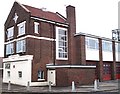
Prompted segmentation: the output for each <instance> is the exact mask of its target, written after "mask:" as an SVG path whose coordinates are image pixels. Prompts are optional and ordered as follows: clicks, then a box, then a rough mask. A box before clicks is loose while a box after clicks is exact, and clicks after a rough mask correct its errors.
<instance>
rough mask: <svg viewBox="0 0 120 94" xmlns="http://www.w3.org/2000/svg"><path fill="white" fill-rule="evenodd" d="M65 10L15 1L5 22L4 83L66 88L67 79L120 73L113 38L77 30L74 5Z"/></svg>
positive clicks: (113, 76)
mask: <svg viewBox="0 0 120 94" xmlns="http://www.w3.org/2000/svg"><path fill="white" fill-rule="evenodd" d="M66 14H67V17H64V16H62V15H61V14H59V13H57V12H56V13H53V12H49V11H45V10H42V9H38V8H34V7H31V6H28V5H23V4H20V3H18V2H14V4H13V7H12V9H11V11H10V13H9V15H8V18H7V20H6V22H5V43H4V45H5V56H4V59H3V63H4V67H3V68H4V72H3V82H5V83H8V81H11V83H13V84H19V85H27V83H28V82H29V83H30V86H37V85H39V86H40V85H41V86H44V85H48V84H49V81H51V82H52V85H54V86H68V85H71V82H72V81H75V84H76V85H81V84H90V83H93V81H94V80H95V78H98V79H100V81H103V80H111V79H116V77H117V78H118V77H119V72H120V70H119V67H120V65H119V60H117V59H118V58H117V55H118V51H116V50H115V48H116V49H117V48H118V47H119V46H118V42H116V41H113V40H110V39H107V38H102V37H98V36H94V35H90V34H84V33H78V34H76V15H75V7H73V6H71V5H69V6H67V7H66ZM115 44H116V45H115ZM105 45H106V46H105ZM104 46H105V47H104ZM107 46H108V47H107ZM88 48H90V49H92V50H90V49H88ZM104 48H108V49H105V50H110V53H109V51H107V53H106V52H105V53H104V50H103V49H104ZM91 51H92V52H91ZM111 53H112V54H111ZM106 54H109V55H108V56H110V57H109V58H110V59H108V58H107V57H106ZM103 56H104V57H105V58H104V57H103ZM111 57H112V58H111ZM106 58H107V59H106ZM116 64H117V67H116ZM116 69H117V72H116ZM116 73H117V74H116Z"/></svg>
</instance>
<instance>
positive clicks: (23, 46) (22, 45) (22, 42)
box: [16, 39, 26, 53]
mask: <svg viewBox="0 0 120 94" xmlns="http://www.w3.org/2000/svg"><path fill="white" fill-rule="evenodd" d="M19 47H20V50H18V49H19ZM25 51H26V40H25V39H22V40H18V41H17V42H16V53H20V52H25Z"/></svg>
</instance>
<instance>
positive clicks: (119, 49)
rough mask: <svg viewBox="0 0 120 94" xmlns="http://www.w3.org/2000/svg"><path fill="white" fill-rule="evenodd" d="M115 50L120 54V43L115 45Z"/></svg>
mask: <svg viewBox="0 0 120 94" xmlns="http://www.w3.org/2000/svg"><path fill="white" fill-rule="evenodd" d="M115 50H116V52H120V44H119V43H115Z"/></svg>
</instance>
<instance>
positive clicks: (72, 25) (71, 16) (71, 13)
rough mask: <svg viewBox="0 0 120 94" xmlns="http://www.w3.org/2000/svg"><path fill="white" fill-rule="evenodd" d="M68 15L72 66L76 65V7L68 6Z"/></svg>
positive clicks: (69, 50)
mask: <svg viewBox="0 0 120 94" xmlns="http://www.w3.org/2000/svg"><path fill="white" fill-rule="evenodd" d="M66 13H67V23H69V30H68V53H69V56H68V58H69V62H70V63H71V64H76V60H75V59H76V58H75V57H76V54H75V53H76V52H75V51H76V44H75V38H74V34H75V33H76V14H75V7H74V6H71V5H69V6H67V7H66Z"/></svg>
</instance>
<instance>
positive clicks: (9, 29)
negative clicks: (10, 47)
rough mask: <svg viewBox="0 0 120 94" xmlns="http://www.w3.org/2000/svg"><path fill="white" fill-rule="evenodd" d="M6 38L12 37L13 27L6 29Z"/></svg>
mask: <svg viewBox="0 0 120 94" xmlns="http://www.w3.org/2000/svg"><path fill="white" fill-rule="evenodd" d="M6 33H7V39H8V40H9V39H12V38H13V33H14V27H11V28H8V29H7V32H6Z"/></svg>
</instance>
